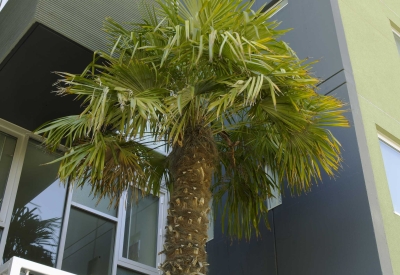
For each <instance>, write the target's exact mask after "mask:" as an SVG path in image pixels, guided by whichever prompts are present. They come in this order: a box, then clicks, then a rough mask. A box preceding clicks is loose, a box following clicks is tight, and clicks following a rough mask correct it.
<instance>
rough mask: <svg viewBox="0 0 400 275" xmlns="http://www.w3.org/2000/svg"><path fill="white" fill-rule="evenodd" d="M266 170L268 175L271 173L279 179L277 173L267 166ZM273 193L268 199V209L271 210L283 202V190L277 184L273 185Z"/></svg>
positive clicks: (272, 176)
mask: <svg viewBox="0 0 400 275" xmlns="http://www.w3.org/2000/svg"><path fill="white" fill-rule="evenodd" d="M265 170H266V172H267V175H269V176H270V177H271V178H273V179H274V180H276V179H277V177H278V176H277V174H276V173H273V172H272V170H271V169H270V168H268V167H266V168H265ZM271 195H272V196H271V197H269V198H268V199H267V207H268V210H271V209H273V208H275V207H277V206H279V205H281V204H282V194H281V190H280V189H279V188H277V187H276V186H274V187H272V188H271Z"/></svg>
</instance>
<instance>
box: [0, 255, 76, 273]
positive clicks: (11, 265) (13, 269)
mask: <svg viewBox="0 0 400 275" xmlns="http://www.w3.org/2000/svg"><path fill="white" fill-rule="evenodd" d="M0 275H75V274H72V273H69V272H65V271H62V270H59V269H55V268H53V267H49V266H46V265H42V264H38V263H35V262H32V261H28V260H25V259H21V258H18V257H12V258H11V259H10V260H9V261H8V262H6V263H4V264H3V265H1V266H0Z"/></svg>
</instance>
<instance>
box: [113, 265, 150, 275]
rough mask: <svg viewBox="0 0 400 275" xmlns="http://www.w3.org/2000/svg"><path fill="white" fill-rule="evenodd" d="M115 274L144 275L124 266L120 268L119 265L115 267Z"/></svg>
mask: <svg viewBox="0 0 400 275" xmlns="http://www.w3.org/2000/svg"><path fill="white" fill-rule="evenodd" d="M117 275H144V274H142V273H137V272H135V271H133V270H129V269H126V268H122V267H120V266H118V267H117Z"/></svg>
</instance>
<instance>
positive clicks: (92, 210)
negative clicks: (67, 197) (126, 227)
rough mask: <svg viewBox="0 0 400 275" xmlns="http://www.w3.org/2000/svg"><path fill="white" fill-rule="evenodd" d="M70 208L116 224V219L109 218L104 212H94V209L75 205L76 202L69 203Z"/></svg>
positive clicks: (78, 204)
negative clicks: (72, 207)
mask: <svg viewBox="0 0 400 275" xmlns="http://www.w3.org/2000/svg"><path fill="white" fill-rule="evenodd" d="M71 206H74V207H75V208H77V209H80V210H83V211H85V212H89V213H91V214H93V215H96V216H100V217H102V218H105V219H107V220H111V221H113V222H118V218H116V217H114V216H111V215H108V214H105V213H104V212H101V211H99V210H96V209H94V208H92V207H89V206H86V205H83V204H80V203H77V202H74V201H72V202H71Z"/></svg>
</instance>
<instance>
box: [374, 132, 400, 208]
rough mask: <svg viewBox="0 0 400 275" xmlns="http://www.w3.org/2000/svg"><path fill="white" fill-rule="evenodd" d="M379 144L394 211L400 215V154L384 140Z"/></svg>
mask: <svg viewBox="0 0 400 275" xmlns="http://www.w3.org/2000/svg"><path fill="white" fill-rule="evenodd" d="M379 142H380V145H381V152H382V156H383V163H384V165H385V171H386V178H387V181H388V184H389V190H390V194H391V196H392V203H393V207H394V211H396V213H398V214H400V169H399V167H400V152H399V151H397V150H396V149H394V148H393V147H391V146H390V145H388V144H387V143H385V142H383V141H382V140H380V141H379Z"/></svg>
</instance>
